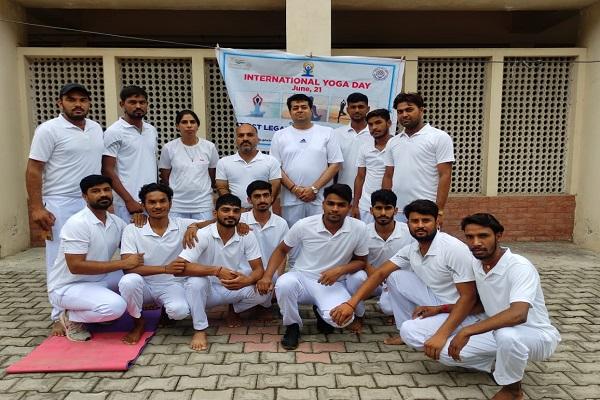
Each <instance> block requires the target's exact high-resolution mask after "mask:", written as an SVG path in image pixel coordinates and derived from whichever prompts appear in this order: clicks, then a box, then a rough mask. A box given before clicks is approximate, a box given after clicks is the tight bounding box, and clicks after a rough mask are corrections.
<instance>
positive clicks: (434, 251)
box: [415, 231, 444, 257]
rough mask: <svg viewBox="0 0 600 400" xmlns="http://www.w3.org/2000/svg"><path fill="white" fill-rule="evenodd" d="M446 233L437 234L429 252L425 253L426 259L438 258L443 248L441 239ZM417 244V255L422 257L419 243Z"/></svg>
mask: <svg viewBox="0 0 600 400" xmlns="http://www.w3.org/2000/svg"><path fill="white" fill-rule="evenodd" d="M443 234H444V233H443V232H439V231H438V232H437V233H436V234H435V237H434V238H433V241H432V242H431V245H430V246H429V250H427V253H425V256H424V257H427V256H437V255H439V254H440V252H441V246H442V243H441V242H442V239H440V236H442V235H443ZM416 242H417V246H416V248H415V251H416V252H417V253H419V255H421V250H419V242H418V241H416Z"/></svg>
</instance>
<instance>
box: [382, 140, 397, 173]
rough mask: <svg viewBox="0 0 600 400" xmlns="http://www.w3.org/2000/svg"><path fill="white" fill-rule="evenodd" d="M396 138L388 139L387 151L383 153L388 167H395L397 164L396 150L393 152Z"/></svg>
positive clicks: (384, 161)
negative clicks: (395, 158) (395, 160)
mask: <svg viewBox="0 0 600 400" xmlns="http://www.w3.org/2000/svg"><path fill="white" fill-rule="evenodd" d="M394 138H395V137H393V138H391V139H390V140H388V142H387V144H386V145H385V152H384V153H383V163H384V164H385V166H386V167H394V166H395V165H396V164H395V163H394V154H393V153H394V152H393V148H394V146H393V142H394Z"/></svg>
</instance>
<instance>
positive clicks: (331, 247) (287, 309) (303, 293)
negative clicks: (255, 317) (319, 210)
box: [256, 184, 368, 350]
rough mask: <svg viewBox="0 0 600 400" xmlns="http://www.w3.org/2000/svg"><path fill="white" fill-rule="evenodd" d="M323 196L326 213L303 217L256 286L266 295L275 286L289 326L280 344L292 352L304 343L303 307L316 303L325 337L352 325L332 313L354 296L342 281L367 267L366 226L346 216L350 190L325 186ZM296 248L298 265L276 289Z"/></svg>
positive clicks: (341, 185) (348, 208) (320, 330)
mask: <svg viewBox="0 0 600 400" xmlns="http://www.w3.org/2000/svg"><path fill="white" fill-rule="evenodd" d="M324 195H325V199H324V200H323V204H322V207H323V214H319V215H313V216H310V217H307V218H304V219H302V220H300V221H298V222H297V223H296V224H294V226H292V227H291V228H290V231H289V232H288V233H287V235H286V236H285V238H284V240H283V241H282V242H281V243H280V244H279V246H277V248H276V249H275V250H274V251H273V255H272V256H271V259H270V260H269V265H268V267H267V270H266V271H265V274H264V276H263V278H262V279H261V280H260V281H259V282H258V284H257V285H256V286H257V289H258V290H259V292H260V293H264V294H266V293H268V292H269V291H271V290H273V286H274V289H275V293H276V294H277V302H278V303H279V307H280V310H281V314H282V315H283V325H285V326H286V332H285V335H284V336H283V339H282V340H281V345H282V346H283V347H284V348H285V349H288V350H292V349H295V348H297V347H298V343H299V340H300V327H301V326H302V318H301V317H300V313H299V309H298V305H299V304H313V311H314V313H315V317H316V318H317V329H318V331H319V332H321V333H332V332H333V329H334V328H336V327H344V326H346V325H348V324H349V323H351V322H352V319H348V320H347V321H344V323H343V324H338V323H336V322H334V321H333V320H332V319H331V317H330V316H329V310H331V309H332V307H333V306H335V305H337V304H339V303H340V302H344V301H346V300H348V299H349V298H350V293H349V292H348V289H347V285H346V282H344V281H345V280H346V279H347V277H348V276H349V275H352V274H356V273H357V272H359V271H361V270H362V269H363V268H364V267H365V261H366V256H367V253H368V248H367V242H366V240H365V239H366V225H365V224H364V223H363V222H362V221H359V220H357V219H355V218H351V217H347V214H348V212H349V211H350V202H351V201H352V191H351V190H350V187H349V186H348V185H344V184H334V185H331V186H328V187H327V188H325V191H324ZM292 249H298V251H297V258H296V262H295V263H294V265H293V266H292V268H291V269H290V271H288V272H286V273H285V274H283V275H282V276H280V277H279V279H277V282H276V283H275V285H273V276H274V274H275V271H276V270H277V269H278V268H279V266H280V265H281V263H282V262H283V260H284V258H285V256H286V255H287V254H288V253H289V252H290V251H291V250H292ZM363 311H364V310H363ZM357 314H358V313H357ZM359 316H362V315H359Z"/></svg>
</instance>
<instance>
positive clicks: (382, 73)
mask: <svg viewBox="0 0 600 400" xmlns="http://www.w3.org/2000/svg"><path fill="white" fill-rule="evenodd" d="M388 75H389V73H388V71H387V69H385V68H382V67H377V68H375V69H374V70H373V78H375V80H376V81H384V80H386V79H387V77H388Z"/></svg>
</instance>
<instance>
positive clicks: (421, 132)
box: [397, 123, 429, 137]
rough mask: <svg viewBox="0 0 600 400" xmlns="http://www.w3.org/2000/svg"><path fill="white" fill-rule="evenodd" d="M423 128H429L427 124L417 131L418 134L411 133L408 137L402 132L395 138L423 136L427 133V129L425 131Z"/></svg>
mask: <svg viewBox="0 0 600 400" xmlns="http://www.w3.org/2000/svg"><path fill="white" fill-rule="evenodd" d="M425 128H429V124H428V123H427V124H425V125H423V127H422V128H421V129H419V131H418V132H415V133H413V134H412V135H410V136H408V135H407V134H406V132H404V131H402V133H399V134H398V135H397V136H406V137H413V136H418V135H425V134H426V133H427V132H429V129H425Z"/></svg>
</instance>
